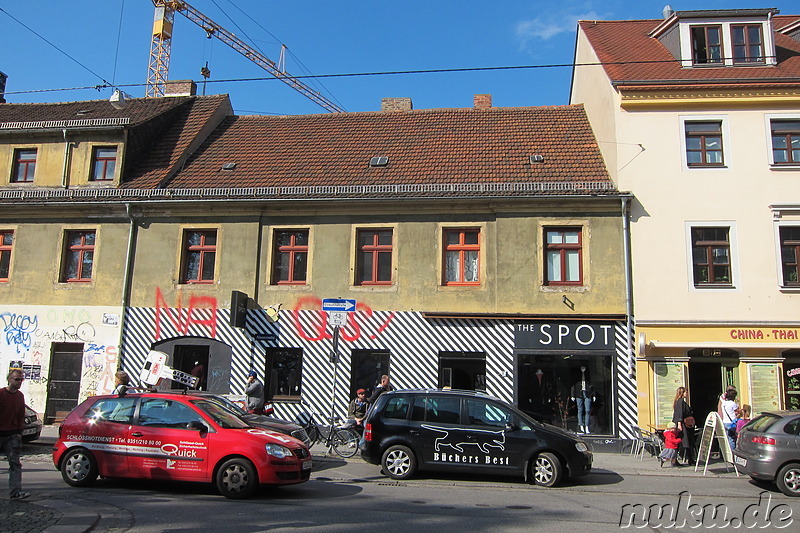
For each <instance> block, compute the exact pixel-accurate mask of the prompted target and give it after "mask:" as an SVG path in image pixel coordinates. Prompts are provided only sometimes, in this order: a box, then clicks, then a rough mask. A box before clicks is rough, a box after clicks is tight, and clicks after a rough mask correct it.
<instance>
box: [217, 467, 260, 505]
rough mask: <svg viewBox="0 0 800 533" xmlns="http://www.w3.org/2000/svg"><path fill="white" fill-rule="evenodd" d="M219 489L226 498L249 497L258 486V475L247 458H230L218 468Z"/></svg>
mask: <svg viewBox="0 0 800 533" xmlns="http://www.w3.org/2000/svg"><path fill="white" fill-rule="evenodd" d="M216 481H217V490H218V491H219V493H220V494H222V495H223V496H225V497H226V498H231V499H234V500H238V499H242V498H248V497H250V496H252V495H253V493H254V492H255V491H256V488H258V476H257V475H256V469H255V468H254V467H253V464H252V463H251V462H250V461H248V460H247V459H242V458H234V459H228V460H227V461H225V462H224V463H222V466H220V467H219V470H217V478H216Z"/></svg>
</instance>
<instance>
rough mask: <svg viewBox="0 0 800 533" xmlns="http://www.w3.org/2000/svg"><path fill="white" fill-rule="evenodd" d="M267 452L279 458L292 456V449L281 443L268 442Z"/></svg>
mask: <svg viewBox="0 0 800 533" xmlns="http://www.w3.org/2000/svg"><path fill="white" fill-rule="evenodd" d="M267 453H268V454H269V455H271V456H273V457H277V458H278V459H283V458H285V457H291V456H292V450H290V449H289V448H287V447H286V446H281V445H280V444H267Z"/></svg>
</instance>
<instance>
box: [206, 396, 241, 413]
mask: <svg viewBox="0 0 800 533" xmlns="http://www.w3.org/2000/svg"><path fill="white" fill-rule="evenodd" d="M206 399H208V400H210V401H212V402H214V403H218V404H219V405H220V406H221V407H222V408H224V409H225V410H227V411H230V412H231V413H233V414H235V415H236V416H239V417H241V416H243V415H246V414H247V411H245V410H244V409H242V408H241V407H239V406H238V405H236V404H235V403H233V402H232V401H230V400H229V399H227V398H226V397H225V396H206Z"/></svg>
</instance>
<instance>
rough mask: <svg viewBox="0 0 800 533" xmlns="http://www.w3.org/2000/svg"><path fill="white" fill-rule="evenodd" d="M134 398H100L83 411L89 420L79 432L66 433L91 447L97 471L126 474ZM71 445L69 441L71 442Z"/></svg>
mask: <svg viewBox="0 0 800 533" xmlns="http://www.w3.org/2000/svg"><path fill="white" fill-rule="evenodd" d="M135 405H136V398H103V399H100V400H98V401H97V402H95V403H94V404H93V405H92V406H91V407H90V408H89V410H88V411H87V412H86V415H85V416H86V418H87V419H88V420H89V423H88V424H83V426H82V427H83V432H82V434H81V435H70V434H69V433H68V434H67V435H65V440H67V441H74V442H75V443H76V444H80V445H81V446H83V447H84V448H88V449H89V450H91V451H92V454H93V455H94V457H95V460H96V461H97V467H98V469H99V470H100V474H101V475H104V476H108V477H127V476H128V474H129V463H128V453H127V446H126V444H127V441H128V435H129V433H130V429H131V422H132V421H133V414H134V408H135ZM70 445H71V444H70Z"/></svg>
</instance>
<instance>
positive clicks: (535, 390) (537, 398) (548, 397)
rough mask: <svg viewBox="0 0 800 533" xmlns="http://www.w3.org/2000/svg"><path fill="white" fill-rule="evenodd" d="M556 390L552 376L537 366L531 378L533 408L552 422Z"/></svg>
mask: <svg viewBox="0 0 800 533" xmlns="http://www.w3.org/2000/svg"><path fill="white" fill-rule="evenodd" d="M555 392H556V391H555V385H554V383H553V380H552V378H551V377H550V376H548V375H547V374H545V373H544V371H543V370H542V369H541V368H537V369H536V372H534V374H533V376H532V380H531V397H530V403H531V410H532V411H533V412H535V413H537V414H539V415H541V416H542V417H544V418H546V419H547V421H548V422H551V423H552V420H553V401H554V400H555Z"/></svg>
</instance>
